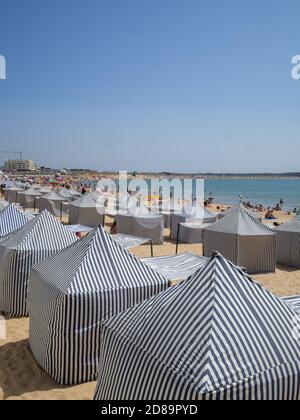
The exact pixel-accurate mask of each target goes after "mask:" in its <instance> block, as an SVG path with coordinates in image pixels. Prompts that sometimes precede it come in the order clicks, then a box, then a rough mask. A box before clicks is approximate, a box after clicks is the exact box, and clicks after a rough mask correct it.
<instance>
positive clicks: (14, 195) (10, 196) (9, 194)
mask: <svg viewBox="0 0 300 420" xmlns="http://www.w3.org/2000/svg"><path fill="white" fill-rule="evenodd" d="M22 192H24V190H23V188H21V187H17V186H16V185H15V186H13V187H11V188H9V189H7V190H5V192H4V197H5V200H7V201H9V202H10V203H18V200H19V198H18V196H19V193H22Z"/></svg>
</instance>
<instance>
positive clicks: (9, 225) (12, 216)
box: [0, 204, 29, 237]
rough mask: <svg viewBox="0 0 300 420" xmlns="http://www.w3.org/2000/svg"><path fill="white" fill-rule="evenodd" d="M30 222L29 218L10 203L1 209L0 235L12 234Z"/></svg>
mask: <svg viewBox="0 0 300 420" xmlns="http://www.w3.org/2000/svg"><path fill="white" fill-rule="evenodd" d="M28 222H29V219H28V218H27V217H26V216H25V215H24V214H23V213H21V212H20V211H19V210H18V209H16V208H15V206H13V205H12V204H10V205H9V206H7V207H5V208H4V209H3V210H1V211H0V237H3V236H6V235H9V234H11V233H12V232H14V231H16V230H17V229H20V228H21V227H22V226H24V225H26V223H28Z"/></svg>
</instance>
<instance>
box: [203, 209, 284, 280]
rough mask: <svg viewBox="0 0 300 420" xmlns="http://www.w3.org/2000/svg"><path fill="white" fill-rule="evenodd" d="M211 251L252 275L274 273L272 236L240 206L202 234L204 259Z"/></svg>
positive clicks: (273, 242)
mask: <svg viewBox="0 0 300 420" xmlns="http://www.w3.org/2000/svg"><path fill="white" fill-rule="evenodd" d="M215 251H218V252H220V253H221V254H222V255H223V256H224V257H225V258H227V259H228V260H230V261H231V262H233V263H234V264H236V265H238V266H241V267H245V268H246V270H247V271H248V272H249V273H252V274H258V273H269V272H275V270H276V252H277V242H276V235H275V233H274V232H273V231H272V230H271V229H269V228H268V227H267V226H265V225H263V224H262V223H261V222H260V221H259V220H257V219H255V218H253V217H252V216H251V214H250V213H249V212H248V211H245V209H244V208H243V206H240V207H236V208H234V209H233V210H232V211H231V212H230V213H229V214H228V215H227V216H226V217H225V218H223V219H221V220H220V221H219V222H217V223H214V224H211V225H210V226H208V227H207V228H206V229H205V230H204V232H203V254H204V256H206V257H211V256H212V254H213V253H214V252H215Z"/></svg>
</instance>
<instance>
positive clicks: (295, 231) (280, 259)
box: [274, 217, 300, 267]
mask: <svg viewBox="0 0 300 420" xmlns="http://www.w3.org/2000/svg"><path fill="white" fill-rule="evenodd" d="M274 230H275V232H276V235H277V244H278V247H277V263H278V264H283V265H289V266H292V267H300V217H297V218H296V219H294V220H292V221H290V222H288V223H285V224H283V225H280V226H278V227H276V228H275V229H274Z"/></svg>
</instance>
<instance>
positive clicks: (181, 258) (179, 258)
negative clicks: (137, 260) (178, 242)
mask: <svg viewBox="0 0 300 420" xmlns="http://www.w3.org/2000/svg"><path fill="white" fill-rule="evenodd" d="M142 261H143V263H144V264H146V265H147V266H148V267H150V268H152V269H153V270H155V271H157V272H158V273H160V274H161V275H162V276H164V277H165V278H167V279H168V280H169V281H180V280H186V279H187V278H189V277H190V276H192V275H193V274H195V273H196V271H198V270H199V269H200V268H202V267H204V266H205V265H206V264H207V262H208V261H209V259H208V258H206V257H199V256H198V255H195V254H192V253H190V252H187V253H185V254H181V255H173V256H168V257H158V258H144V259H142Z"/></svg>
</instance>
